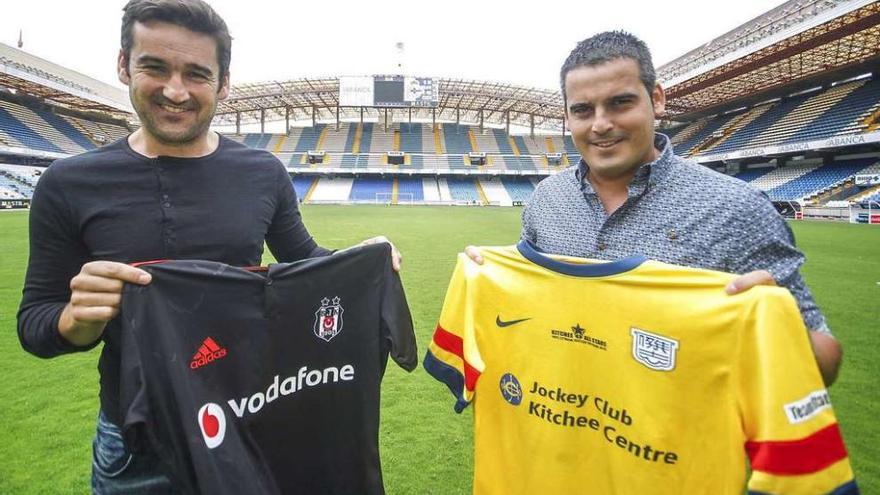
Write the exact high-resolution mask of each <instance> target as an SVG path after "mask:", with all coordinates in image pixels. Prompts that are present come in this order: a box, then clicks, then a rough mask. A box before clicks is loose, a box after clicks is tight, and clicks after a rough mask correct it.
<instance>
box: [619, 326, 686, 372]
mask: <svg viewBox="0 0 880 495" xmlns="http://www.w3.org/2000/svg"><path fill="white" fill-rule="evenodd" d="M630 333H631V334H632V339H633V340H632V343H633V345H632V352H633V358H634V359H635V360H636V361H638V362H640V363H642V364H644V365H645V366H647V367H648V368H651V369H652V370H657V371H672V370H673V369H675V353H676V350H677V349H678V341H677V340H675V339H670V338H668V337H663V336H661V335H657V334H654V333H651V332H646V331H644V330H640V329H638V328H636V327H632V328H631V329H630Z"/></svg>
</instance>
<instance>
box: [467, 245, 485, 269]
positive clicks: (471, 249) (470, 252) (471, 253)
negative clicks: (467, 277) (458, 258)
mask: <svg viewBox="0 0 880 495" xmlns="http://www.w3.org/2000/svg"><path fill="white" fill-rule="evenodd" d="M464 254H466V255H467V257H468V258H470V259H471V261H473V262H474V263H476V264H478V265H482V264H483V257H482V256H480V249H479V248H478V247H476V246H468V247H466V248H464Z"/></svg>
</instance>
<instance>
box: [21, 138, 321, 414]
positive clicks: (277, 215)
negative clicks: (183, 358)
mask: <svg viewBox="0 0 880 495" xmlns="http://www.w3.org/2000/svg"><path fill="white" fill-rule="evenodd" d="M264 241H265V242H266V243H267V244H268V245H269V249H270V250H271V251H272V254H273V255H275V257H276V258H277V259H278V261H282V262H290V261H296V260H300V259H303V258H309V257H315V256H324V255H327V254H329V253H330V251H328V250H326V249H324V248H322V247H320V246H318V245H317V244H316V243H315V241H314V240H313V239H312V237H311V236H310V235H309V233H308V231H307V230H306V228H305V226H304V225H303V223H302V218H301V216H300V212H299V209H298V207H297V201H296V193H295V192H294V190H293V186H292V184H291V181H290V177H289V176H288V174H287V171H286V170H285V169H284V166H283V165H282V164H281V162H279V161H278V159H277V158H275V157H274V156H273V155H272V154H271V153H268V152H266V151H259V150H253V149H250V148H248V147H246V146H244V145H242V144H239V143H236V142H235V141H232V140H230V139H228V138H224V137H222V136H221V137H220V142H219V145H218V147H217V149H216V150H215V151H214V152H213V153H211V154H209V155H207V156H204V157H199V158H175V157H166V156H159V157H157V158H147V157H145V156H143V155H140V154H138V153H136V152H135V151H134V150H132V149H131V147H130V146H129V144H128V140H127V139H122V140H120V141H117V142H116V143H113V144H111V145H109V146H106V147H103V148H100V149H97V150H94V151H90V152H87V153H84V154H81V155H77V156H73V157H70V158H64V159H61V160H58V161H56V162H55V163H53V164H52V165H51V166H50V167H49V168H48V169H47V170H46V171H45V173H44V174H43V176H42V177H41V178H40V181H39V183H38V184H37V187H36V190H35V191H34V197H33V200H32V203H31V212H30V258H29V260H28V268H27V275H26V278H25V284H24V290H23V298H22V301H21V306H20V308H19V311H18V336H19V340H20V341H21V345H22V347H24V349H25V350H27V351H28V352H30V353H32V354H34V355H36V356H39V357H44V358H49V357H53V356H57V355H59V354H64V353H69V352H76V351H84V350H88V349H91V348H93V347H95V346H96V345H97V344H98V342H96V343H94V344H92V345H90V346H85V347H77V346H74V345H72V344H70V343H69V342H67V341H66V340H65V339H64V338H62V337H61V335H60V334H59V333H58V318H59V316H60V315H61V311H62V309H63V308H64V306H65V305H66V304H67V302H68V301H69V300H70V293H71V291H70V285H69V284H70V280H71V279H72V278H73V277H74V276H75V275H76V274H77V273H79V271H80V269H81V268H82V266H83V264H85V263H87V262H89V261H94V260H107V261H118V262H122V263H132V262H137V261H148V260H158V259H203V260H211V261H218V262H221V263H226V264H229V265H234V266H254V265H259V264H260V262H261V259H262V255H263V242H264ZM119 331H120V324H119V320H118V318H116V319H114V320H112V321H110V322H109V323H108V325H107V327H106V329H105V330H104V334H103V336H102V338H101V339H99V342H100V341H103V342H104V348H103V350H102V352H101V358H100V361H99V364H98V369H99V371H100V374H101V407H102V409H103V410H104V412H105V414H107V416H108V417H109V419H110V420H111V421H113V422H114V423H116V424H119V423H120V413H119V405H118V402H119V359H120V357H119Z"/></svg>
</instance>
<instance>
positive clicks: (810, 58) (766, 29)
mask: <svg viewBox="0 0 880 495" xmlns="http://www.w3.org/2000/svg"><path fill="white" fill-rule="evenodd" d="M878 70H880V2H878V1H876V0H873V1H871V0H791V1H788V2H786V3H784V4H782V5H780V6H778V7H776V8H774V9H772V10H770V11H769V12H767V13H765V14H763V15H761V16H759V17H757V18H755V19H752V20H751V21H749V22H747V23H745V24H743V25H741V26H739V27H738V28H736V29H734V30H732V31H730V32H728V33H725V34H724V35H722V36H720V37H718V38H716V39H714V40H712V41H710V42H709V43H706V44H705V45H703V46H701V47H699V48H697V49H695V50H692V51H690V52H689V53H687V54H685V55H683V56H681V57H679V58H678V59H676V60H673V61H672V62H670V63H668V64H666V65H664V66H662V67H660V68H659V69H658V79H659V80H660V81H661V83H663V86H664V87H665V88H666V96H667V111H668V116H669V117H670V118H672V119H675V120H692V119H695V118H698V117H700V116H703V115H708V114H713V113H719V112H722V111H724V110H728V109H731V108H737V107H742V106H748V105H751V104H755V103H760V102H762V101H766V100H769V99H772V98H776V97H780V96H785V95H789V94H792V93H795V92H797V91H800V90H803V89H808V88H812V87H817V86H822V85H827V84H830V83H832V82H835V81H840V80H843V79H846V78H849V77H853V76H857V75H860V74H864V73H866V72H871V71H874V72H877V71H878ZM338 95H339V79H338V78H337V77H323V78H303V79H296V80H291V81H283V82H279V81H271V82H264V83H256V84H243V85H237V86H233V88H232V93H231V95H230V97H229V99H227V100H226V101H225V102H222V103H220V105H219V107H218V112H217V113H218V117H217V118H216V120H215V122H214V123H215V124H219V125H231V124H235V123H236V119H238V122H239V123H245V124H246V123H254V122H261V121H265V122H271V121H278V120H283V119H288V118H289V119H290V120H293V121H297V120H315V121H318V120H322V121H331V120H335V119H337V118H339V119H340V120H354V119H358V118H359V117H361V116H363V117H368V118H369V117H373V118H375V117H378V118H379V120H380V121H381V120H382V118H383V116H384V113H385V112H386V110H384V109H376V108H365V109H361V108H359V107H353V108H346V107H343V108H338V107H337V104H338V101H339V100H338ZM337 108H338V116H337ZM388 112H391V113H392V114H393V117H392V121H393V120H398V121H399V120H405V119H407V118H409V116H410V115H412V116H413V117H414V118H419V119H430V118H432V117H434V118H436V119H437V120H442V121H449V120H455V121H459V120H460V121H463V122H469V123H484V124H489V125H506V124H507V123H508V119H509V123H510V124H512V125H517V126H523V127H534V128H537V129H541V130H544V131H553V132H559V131H561V130H562V123H563V120H562V119H563V109H562V96H561V94H560V92H559V91H554V90H548V89H539V88H530V87H525V86H517V85H512V84H502V83H493V82H483V81H472V80H465V79H440V102H439V106H438V107H437V109H436V110H435V111H434V112H432V111H431V109H424V108H420V109H416V108H413V109H412V111H411V114H410V113H409V112H410V111H409V110H408V109H394V110H388Z"/></svg>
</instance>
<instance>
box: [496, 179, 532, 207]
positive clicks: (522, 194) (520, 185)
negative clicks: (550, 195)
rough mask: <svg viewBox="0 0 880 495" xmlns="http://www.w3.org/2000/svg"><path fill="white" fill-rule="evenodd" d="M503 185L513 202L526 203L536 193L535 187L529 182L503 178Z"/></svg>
mask: <svg viewBox="0 0 880 495" xmlns="http://www.w3.org/2000/svg"><path fill="white" fill-rule="evenodd" d="M501 183H502V184H504V188H505V189H507V194H508V195H509V196H510V200H511V201H520V202H526V201H528V200H529V198H530V197H531V196H532V193H533V192H534V191H535V185H534V184H532V183H531V182H530V181H528V180H523V179H512V178H508V177H502V178H501Z"/></svg>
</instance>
